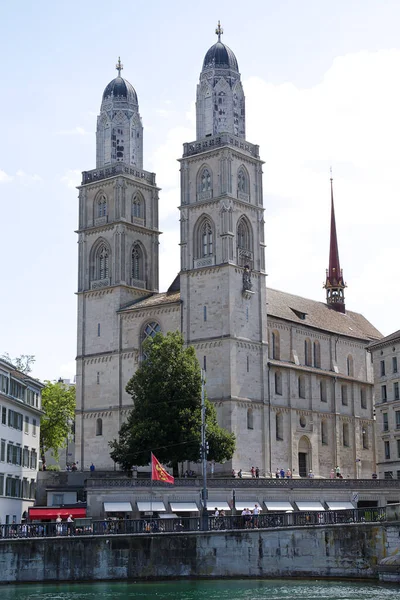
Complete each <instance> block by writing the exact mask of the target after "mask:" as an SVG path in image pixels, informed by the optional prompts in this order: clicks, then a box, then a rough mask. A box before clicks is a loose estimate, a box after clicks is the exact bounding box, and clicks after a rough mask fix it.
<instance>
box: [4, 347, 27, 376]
mask: <svg viewBox="0 0 400 600" xmlns="http://www.w3.org/2000/svg"><path fill="white" fill-rule="evenodd" d="M1 358H4V360H6V361H7V362H9V363H11V364H12V365H14V367H15V368H16V369H18V371H21V372H22V373H25V375H28V373H30V372H31V371H32V365H33V363H34V362H35V361H36V358H35V356H34V355H33V354H21V355H20V356H17V357H16V358H11V356H10V355H9V354H8V352H5V353H4V354H3V355H2V357H1Z"/></svg>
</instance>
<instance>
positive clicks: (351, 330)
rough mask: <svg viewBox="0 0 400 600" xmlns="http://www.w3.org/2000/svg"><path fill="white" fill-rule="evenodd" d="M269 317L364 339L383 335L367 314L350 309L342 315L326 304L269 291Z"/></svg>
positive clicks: (268, 289) (277, 291)
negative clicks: (364, 315) (367, 317)
mask: <svg viewBox="0 0 400 600" xmlns="http://www.w3.org/2000/svg"><path fill="white" fill-rule="evenodd" d="M267 314H268V316H269V317H276V318H278V319H285V320H286V321H291V322H292V323H298V324H299V325H306V326H309V327H315V328H317V329H321V330H325V331H329V332H330V333H337V334H339V335H345V336H347V337H352V338H357V339H362V340H377V339H380V338H382V334H381V333H380V332H379V331H378V330H377V329H376V328H375V327H374V326H373V325H372V324H371V323H370V322H369V321H367V319H366V318H365V317H363V315H361V314H360V313H356V312H353V311H350V310H346V312H345V313H340V312H337V311H336V310H334V309H333V308H331V307H330V306H328V305H327V304H325V303H324V302H317V301H316V300H310V299H309V298H302V297H301V296H295V295H294V294H288V293H286V292H281V291H279V290H274V289H272V288H267Z"/></svg>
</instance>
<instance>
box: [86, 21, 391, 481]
mask: <svg viewBox="0 0 400 600" xmlns="http://www.w3.org/2000/svg"><path fill="white" fill-rule="evenodd" d="M222 33H223V32H222V29H221V27H220V25H219V24H218V27H217V29H216V35H217V41H216V43H215V44H214V45H212V46H211V48H210V49H209V50H208V51H207V52H206V54H205V57H204V61H203V67H202V71H201V73H200V80H199V83H198V86H197V92H196V140H194V141H189V142H187V143H184V144H183V154H182V157H181V158H180V173H181V197H180V206H179V210H180V240H177V243H179V245H180V248H181V257H180V263H181V264H180V271H179V273H178V275H177V277H176V278H175V280H174V281H173V282H171V285H170V287H169V289H168V290H167V291H165V292H161V293H160V292H159V290H158V280H159V256H158V253H159V235H160V230H159V219H158V201H159V188H158V187H157V184H156V176H155V174H154V173H151V172H148V171H146V170H144V168H143V158H144V157H143V125H142V120H141V117H140V113H139V103H138V96H137V93H136V90H135V89H134V87H133V86H132V85H131V84H130V83H129V82H128V81H127V80H126V79H124V78H123V77H122V76H121V70H122V65H121V63H120V61H118V64H117V71H118V76H117V77H116V78H115V79H113V80H112V81H111V82H110V83H109V84H108V85H107V86H106V88H105V90H104V92H103V97H102V102H101V108H100V114H99V116H98V119H97V134H96V136H97V137H96V168H95V169H93V170H91V171H84V172H83V173H82V183H81V185H80V186H79V228H78V236H79V242H78V243H79V259H78V260H79V265H78V270H79V275H78V344H77V346H78V347H77V378H76V392H77V408H76V460H77V462H78V467H79V468H80V469H88V468H89V465H90V464H91V463H92V462H93V463H94V464H95V465H96V468H97V469H114V468H115V465H114V464H113V462H112V460H111V458H110V455H109V446H108V442H109V441H110V440H112V439H115V438H117V437H118V431H119V429H120V427H121V424H122V423H123V421H124V420H125V419H126V417H127V415H128V413H129V411H130V410H131V408H132V399H131V397H130V396H129V395H128V394H127V393H126V391H125V387H126V384H127V382H128V381H129V379H130V378H131V377H132V375H133V374H134V372H135V370H136V369H137V368H138V366H139V365H140V362H141V360H142V358H143V357H142V344H143V341H144V340H145V339H146V338H147V337H148V336H153V335H154V334H155V333H156V332H158V331H161V332H167V331H176V330H178V331H180V332H181V333H182V335H183V337H184V340H185V342H186V343H187V344H191V345H193V346H194V347H195V349H196V353H197V356H198V360H199V362H200V365H201V367H202V368H203V369H204V370H205V372H206V380H207V383H206V391H207V395H208V398H209V399H210V400H211V401H212V402H213V403H214V404H215V406H216V410H217V414H218V420H219V423H220V424H221V425H222V426H223V427H225V428H226V429H228V430H229V431H233V432H234V433H235V435H236V440H237V448H236V452H235V454H234V456H233V458H232V460H231V461H230V462H229V463H226V464H224V465H215V470H216V472H217V473H218V472H220V473H228V472H229V473H230V471H231V469H235V470H238V469H242V470H243V471H245V472H246V471H249V470H250V468H251V467H252V466H254V467H258V468H259V469H260V472H261V473H265V474H266V475H269V474H271V473H274V472H275V471H276V469H277V468H279V469H280V468H284V469H287V468H290V469H291V470H292V472H293V474H294V475H295V476H303V477H304V476H307V475H309V474H314V475H315V476H320V477H329V475H330V473H331V471H332V469H336V467H337V466H339V468H340V470H341V472H342V473H343V474H345V476H350V477H364V476H365V477H370V476H371V473H372V472H374V471H375V464H376V456H375V452H376V449H375V432H374V418H373V372H372V365H371V359H370V355H369V353H368V352H367V351H366V347H367V346H368V344H370V343H371V341H373V340H377V339H379V338H380V337H381V334H380V333H379V331H377V330H376V329H375V328H374V327H373V326H372V325H371V324H370V323H369V322H368V321H367V320H366V319H365V318H364V317H363V316H362V315H360V314H358V313H354V312H350V311H347V310H346V307H345V298H344V289H345V283H344V279H343V274H342V270H341V268H340V262H339V252H338V243H337V236H336V223H335V215H334V204H333V188H332V181H331V211H332V213H331V214H332V217H331V241H330V257H329V269H328V270H327V274H326V284H325V288H326V298H325V302H323V301H321V302H316V301H314V300H308V299H305V298H301V297H299V296H295V295H292V294H287V293H285V292H281V291H278V290H274V289H268V288H267V287H266V271H265V239H264V206H263V204H264V197H263V171H262V165H263V162H262V160H261V158H260V153H259V147H258V146H257V145H256V144H253V143H251V142H249V141H247V139H246V112H245V96H244V91H243V87H242V82H241V76H240V72H239V66H238V61H237V59H236V56H235V54H234V53H233V52H232V50H231V49H230V48H229V47H228V46H226V45H225V44H224V43H223V42H222V40H221V36H222ZM161 183H162V182H161ZM271 251H272V252H273V248H272V249H271Z"/></svg>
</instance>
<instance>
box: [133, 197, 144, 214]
mask: <svg viewBox="0 0 400 600" xmlns="http://www.w3.org/2000/svg"><path fill="white" fill-rule="evenodd" d="M143 209H144V206H143V199H142V198H141V197H140V196H138V195H135V196H134V197H133V199H132V219H143V218H144V210H143Z"/></svg>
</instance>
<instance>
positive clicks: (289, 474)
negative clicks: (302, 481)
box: [286, 469, 292, 479]
mask: <svg viewBox="0 0 400 600" xmlns="http://www.w3.org/2000/svg"><path fill="white" fill-rule="evenodd" d="M286 479H292V471H291V470H290V469H288V470H287V471H286Z"/></svg>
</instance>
